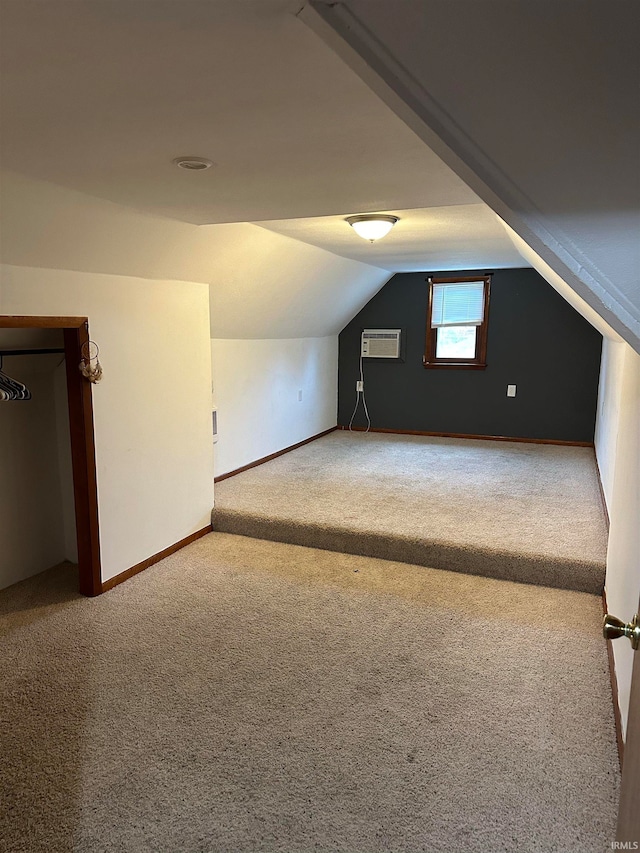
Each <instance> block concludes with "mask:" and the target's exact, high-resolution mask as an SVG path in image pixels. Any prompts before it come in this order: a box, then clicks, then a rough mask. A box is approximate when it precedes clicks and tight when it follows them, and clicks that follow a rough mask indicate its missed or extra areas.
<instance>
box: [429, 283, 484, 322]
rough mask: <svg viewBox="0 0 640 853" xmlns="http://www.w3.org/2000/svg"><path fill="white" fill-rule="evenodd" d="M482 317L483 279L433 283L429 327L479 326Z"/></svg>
mask: <svg viewBox="0 0 640 853" xmlns="http://www.w3.org/2000/svg"><path fill="white" fill-rule="evenodd" d="M483 318H484V281H465V282H460V283H455V282H454V283H451V284H434V285H433V302H432V307H431V327H432V328H433V329H436V328H437V327H438V326H479V325H480V324H481V323H482V320H483Z"/></svg>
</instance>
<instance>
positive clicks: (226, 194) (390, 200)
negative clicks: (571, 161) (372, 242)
mask: <svg viewBox="0 0 640 853" xmlns="http://www.w3.org/2000/svg"><path fill="white" fill-rule="evenodd" d="M301 5H302V3H301V2H292V0H215V2H211V0H180V2H177V0H144V2H132V0H86V2H78V0H48V2H46V3H45V2H37V3H34V2H22V3H21V2H14V0H2V36H1V38H2V42H1V54H2V60H1V61H2V65H1V69H0V70H1V81H0V97H1V101H0V109H1V113H2V120H3V134H2V143H1V145H2V147H1V149H0V150H1V156H2V163H3V167H4V168H8V169H12V170H14V171H17V172H21V173H24V174H27V175H29V176H31V177H33V178H37V179H40V180H46V181H51V182H52V183H56V184H59V185H61V186H64V187H68V188H72V189H76V190H79V191H81V192H84V193H87V194H89V195H93V196H97V197H99V198H103V199H108V200H110V201H113V202H116V203H118V204H122V205H127V206H130V207H133V208H137V209H140V210H143V211H146V212H149V213H154V214H156V215H161V216H166V217H170V218H174V219H178V220H182V221H184V222H190V223H196V224H203V223H220V222H239V221H256V220H273V219H285V218H299V217H310V216H314V217H315V216H323V215H329V214H336V213H340V212H341V211H343V210H347V209H348V210H351V211H356V212H368V211H377V210H379V209H381V208H385V209H386V208H390V207H399V208H401V209H409V208H425V207H438V208H440V207H443V206H446V205H461V204H469V203H474V202H477V201H478V198H477V196H476V195H475V194H474V193H473V192H472V191H471V190H470V189H469V188H468V187H467V186H466V185H465V184H464V183H463V182H462V181H461V180H460V179H459V178H458V177H457V176H456V175H455V174H454V173H453V172H452V171H451V170H450V169H449V168H448V167H446V166H445V165H444V164H443V163H442V161H441V160H440V159H439V158H438V157H437V156H436V155H435V154H433V153H432V152H431V151H430V150H429V148H428V147H427V146H425V145H424V143H423V142H421V141H420V140H419V139H418V137H417V136H415V135H414V133H413V132H412V131H411V130H409V128H408V127H407V126H406V125H405V124H404V123H403V122H402V121H401V120H400V119H399V118H398V117H397V116H396V115H394V113H393V112H392V111H391V110H390V109H389V108H388V107H387V106H385V105H384V104H383V103H382V101H381V100H380V99H379V98H378V97H377V96H376V95H375V94H374V93H373V92H372V91H371V90H370V89H369V88H368V86H366V85H365V83H363V82H362V80H360V78H359V77H358V76H357V75H356V74H355V73H354V72H353V71H351V70H350V69H349V68H348V67H347V66H346V65H345V64H344V63H343V61H342V60H341V59H339V58H338V56H337V55H336V54H335V53H334V52H333V51H332V50H331V49H330V48H329V47H327V46H326V45H325V44H324V43H323V42H322V40H321V39H319V38H318V36H317V35H316V34H315V33H313V32H312V31H311V30H310V29H308V28H307V27H306V26H305V24H303V23H302V22H301V21H300V20H299V19H298V18H296V17H295V12H297V11H298V9H299V8H300V6H301ZM185 155H191V156H203V157H208V158H210V159H211V160H213V161H214V162H215V163H216V164H217V165H216V167H215V168H212V169H210V170H209V171H207V172H201V173H190V172H185V171H181V170H179V169H177V168H176V167H175V166H174V165H172V163H171V160H172V159H173V158H174V157H176V156H185Z"/></svg>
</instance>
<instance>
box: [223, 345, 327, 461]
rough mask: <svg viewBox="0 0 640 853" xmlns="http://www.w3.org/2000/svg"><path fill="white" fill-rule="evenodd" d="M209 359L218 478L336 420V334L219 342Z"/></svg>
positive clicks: (300, 439)
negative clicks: (211, 375) (216, 412)
mask: <svg viewBox="0 0 640 853" xmlns="http://www.w3.org/2000/svg"><path fill="white" fill-rule="evenodd" d="M211 358H212V366H213V397H214V402H215V405H216V407H217V409H218V442H217V444H216V447H215V472H216V476H219V475H221V474H226V473H227V472H229V471H233V470H235V469H236V468H240V467H242V466H243V465H247V464H248V463H250V462H254V461H255V460H256V459H260V458H261V457H263V456H268V455H269V454H271V453H275V452H276V451H278V450H282V449H283V448H285V447H289V446H290V445H292V444H296V443H297V442H299V441H303V440H304V439H305V438H309V437H310V436H312V435H316V434H317V433H319V432H322V431H323V430H326V429H330V428H331V427H334V426H335V425H336V420H337V396H338V391H337V382H338V338H337V336H336V335H332V336H329V337H324V338H294V339H286V340H224V339H223V340H213V341H212V342H211ZM300 391H301V392H302V400H298V396H299V392H300Z"/></svg>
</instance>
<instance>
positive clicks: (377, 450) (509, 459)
mask: <svg viewBox="0 0 640 853" xmlns="http://www.w3.org/2000/svg"><path fill="white" fill-rule="evenodd" d="M212 521H213V525H214V528H215V529H216V530H219V531H222V532H227V533H235V534H242V535H245V536H253V537H257V538H263V539H273V540H276V541H281V542H288V543H292V544H298V545H308V546H311V547H316V548H325V549H330V550H335V551H341V552H346V553H352V554H362V555H365V556H372V557H380V558H383V559H390V560H400V561H403V562H406V563H415V564H417V565H423V566H435V567H437V568H443V569H449V570H451V571H462V572H468V573H471V574H480V575H485V576H489V577H497V578H503V579H507V580H515V581H520V582H526V583H537V584H544V585H547V586H554V587H560V588H566V589H576V590H581V591H585V592H592V593H594V594H599V593H600V592H601V591H602V587H603V584H604V571H605V558H606V545H607V533H606V526H605V520H604V512H603V507H602V501H601V498H600V493H599V489H598V481H597V474H596V467H595V457H594V454H593V450H592V449H590V448H584V447H561V446H554V445H540V444H524V443H517V442H498V441H474V440H469V439H445V438H426V437H422V436H398V435H386V434H381V433H368V434H364V433H350V432H346V431H338V432H333V433H331V434H330V435H327V436H325V437H323V438H321V439H318V440H317V441H313V442H311V443H310V444H307V445H305V446H304V447H301V448H299V449H298V450H295V451H292V452H291V453H287V454H285V455H284V456H280V457H279V458H277V459H274V460H272V461H271V462H267V463H265V464H264V465H260V466H258V467H256V468H252V469H251V470H249V471H246V472H244V473H242V474H238V475H236V476H235V477H231V478H229V479H228V480H223V481H221V482H220V483H218V484H216V490H215V509H214V511H213V514H212Z"/></svg>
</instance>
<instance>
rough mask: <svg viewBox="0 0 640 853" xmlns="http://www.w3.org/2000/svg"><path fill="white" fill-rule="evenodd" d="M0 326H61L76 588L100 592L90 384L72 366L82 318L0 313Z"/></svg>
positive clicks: (85, 335) (83, 334)
mask: <svg viewBox="0 0 640 853" xmlns="http://www.w3.org/2000/svg"><path fill="white" fill-rule="evenodd" d="M0 329H61V330H62V332H63V337H64V355H65V364H66V371H67V399H68V404H69V424H70V433H71V464H72V468H73V493H74V503H75V514H76V532H77V541H78V574H79V582H80V583H79V588H80V592H81V593H82V594H83V595H99V594H100V593H101V592H102V571H101V566H100V530H99V526H98V487H97V475H96V448H95V437H94V427H93V396H92V388H91V383H90V382H87V381H86V380H85V379H84V378H83V377H82V375H81V373H80V371H79V370H78V365H79V364H80V360H81V358H82V352H81V348H82V345H83V344H84V343H86V342H87V341H88V340H89V321H88V318H87V317H30V316H7V315H0Z"/></svg>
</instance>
